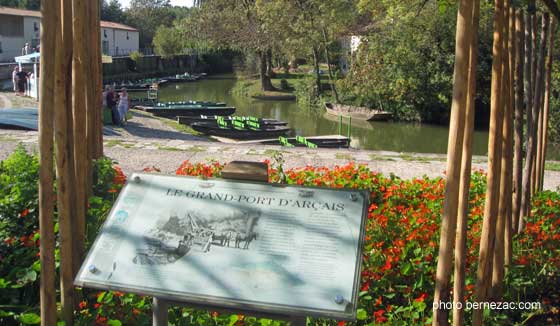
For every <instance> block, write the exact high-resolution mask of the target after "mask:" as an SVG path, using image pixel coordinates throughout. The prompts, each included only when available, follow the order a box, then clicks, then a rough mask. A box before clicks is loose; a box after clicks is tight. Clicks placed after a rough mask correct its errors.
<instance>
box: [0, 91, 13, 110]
mask: <svg viewBox="0 0 560 326" xmlns="http://www.w3.org/2000/svg"><path fill="white" fill-rule="evenodd" d="M11 107H12V101H11V100H10V99H9V98H8V97H7V96H6V95H4V94H1V93H0V108H11Z"/></svg>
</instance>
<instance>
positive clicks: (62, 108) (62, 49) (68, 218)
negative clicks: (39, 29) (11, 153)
mask: <svg viewBox="0 0 560 326" xmlns="http://www.w3.org/2000/svg"><path fill="white" fill-rule="evenodd" d="M60 3H61V4H62V6H61V7H60V6H59V8H57V9H58V10H59V12H60V14H61V18H60V19H59V30H60V32H57V33H56V81H55V94H57V95H58V96H56V97H55V100H54V102H55V107H56V110H55V114H54V119H55V128H56V133H55V140H56V173H57V179H58V180H57V185H58V186H57V208H58V225H59V230H60V233H59V242H60V293H61V295H60V301H61V310H62V318H63V320H64V321H65V322H66V324H67V325H71V323H72V321H73V314H74V263H73V240H72V233H73V229H72V224H73V223H72V218H73V216H74V211H73V210H72V208H73V205H72V201H73V197H72V193H73V192H74V191H75V189H74V186H75V170H74V164H73V152H74V151H73V148H72V147H71V146H70V139H72V137H73V136H72V134H73V132H72V129H71V117H70V115H69V114H68V109H69V108H70V109H71V106H69V102H70V104H71V102H72V101H71V99H72V93H71V89H70V88H68V87H67V84H69V83H71V79H70V80H69V78H68V69H71V67H72V52H71V49H70V47H69V45H70V44H72V3H71V1H67V0H64V1H62V2H60Z"/></svg>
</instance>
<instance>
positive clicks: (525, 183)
mask: <svg viewBox="0 0 560 326" xmlns="http://www.w3.org/2000/svg"><path fill="white" fill-rule="evenodd" d="M531 8H533V10H532V11H531ZM528 11H529V12H528V13H527V14H526V15H525V83H524V87H525V94H524V95H525V98H524V100H525V111H526V113H527V118H526V120H527V137H526V144H527V145H528V143H529V138H530V136H529V135H530V134H531V130H532V128H533V124H532V121H533V110H532V106H533V84H532V78H531V76H532V73H531V67H532V62H533V33H532V28H533V16H534V15H535V12H534V1H533V6H531V5H529V6H528ZM529 156H530V152H528V151H527V148H525V166H524V168H523V179H522V183H521V207H520V208H521V209H520V211H519V220H518V224H517V233H521V230H522V228H523V225H524V221H523V219H524V217H525V216H526V215H527V212H528V211H529V204H528V200H529V199H530V197H531V196H530V193H529V192H530V191H531V189H530V188H531V183H530V182H531V176H532V168H531V166H530V165H529V160H528V158H529Z"/></svg>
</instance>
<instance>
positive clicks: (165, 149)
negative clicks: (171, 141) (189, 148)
mask: <svg viewBox="0 0 560 326" xmlns="http://www.w3.org/2000/svg"><path fill="white" fill-rule="evenodd" d="M158 149H159V150H161V151H169V152H179V151H181V149H180V148H177V147H171V146H158Z"/></svg>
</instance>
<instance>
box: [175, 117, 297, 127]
mask: <svg viewBox="0 0 560 326" xmlns="http://www.w3.org/2000/svg"><path fill="white" fill-rule="evenodd" d="M218 118H223V119H224V120H225V121H230V122H231V121H234V120H239V121H255V122H257V123H260V124H261V125H263V126H287V125H288V123H287V122H285V121H280V120H276V119H263V118H255V117H246V116H224V117H220V116H207V115H199V116H184V117H183V116H178V117H177V122H179V123H180V124H183V125H192V124H193V123H197V122H207V123H212V124H216V125H218V121H217V120H218Z"/></svg>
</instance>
